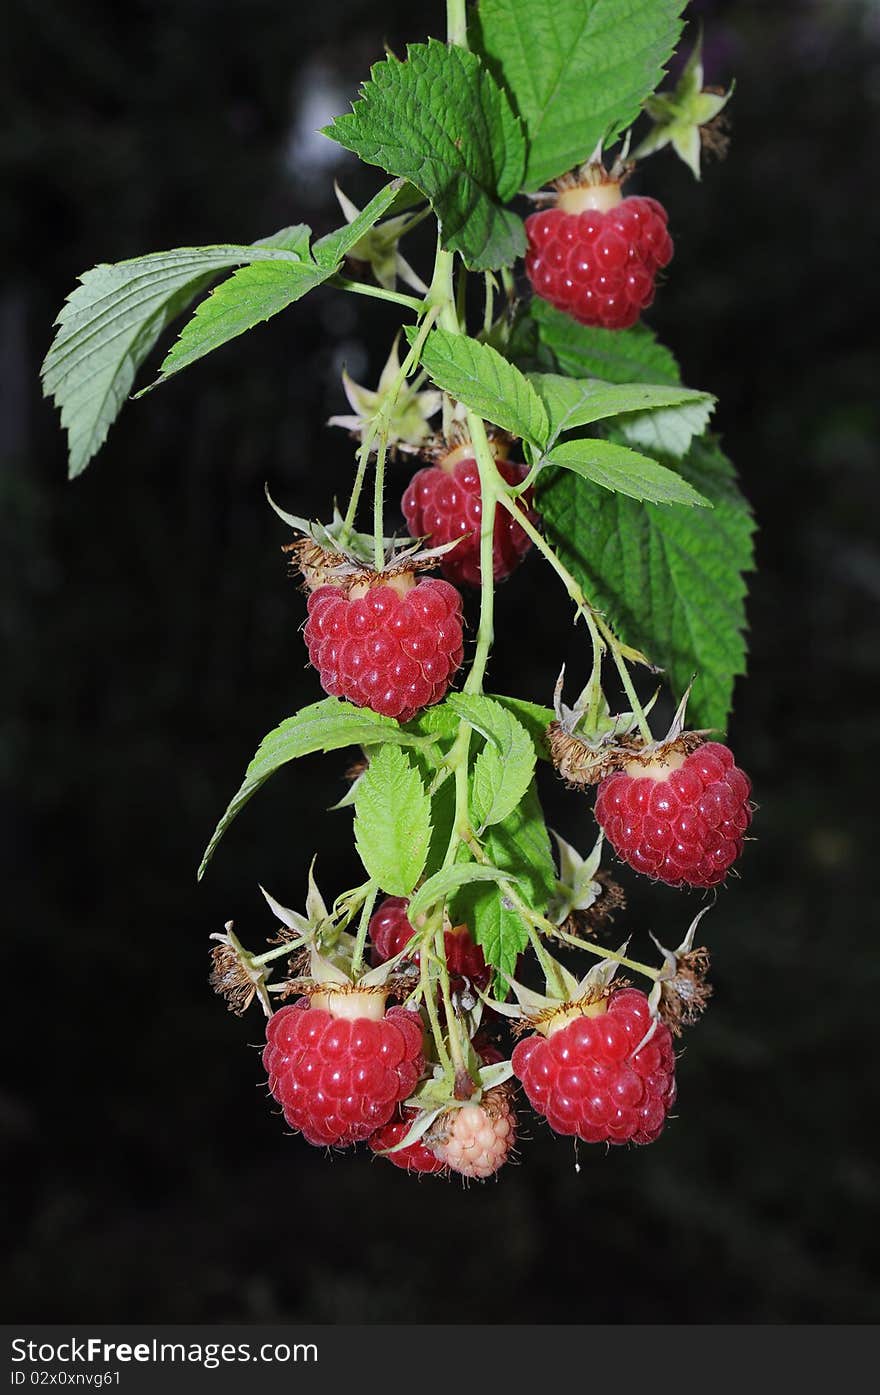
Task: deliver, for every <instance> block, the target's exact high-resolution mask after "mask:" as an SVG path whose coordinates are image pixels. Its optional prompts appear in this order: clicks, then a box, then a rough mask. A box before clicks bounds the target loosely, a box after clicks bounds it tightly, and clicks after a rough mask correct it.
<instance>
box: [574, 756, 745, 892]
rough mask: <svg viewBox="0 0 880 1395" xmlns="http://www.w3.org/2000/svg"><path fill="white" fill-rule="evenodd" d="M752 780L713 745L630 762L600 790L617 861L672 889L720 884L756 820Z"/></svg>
mask: <svg viewBox="0 0 880 1395" xmlns="http://www.w3.org/2000/svg"><path fill="white" fill-rule="evenodd" d="M751 788H752V786H751V782H750V780H749V777H748V776H747V775H745V774H744V773H743V771H742V770H740V769H739V767H738V766H736V765H734V761H733V752H732V751H729V750H728V748H727V747H726V746H722V745H720V744H719V743H718V742H717V741H706V742H704V743H703V744H702V745H701V746H698V747H697V749H696V750H695V751H693V752H692V753H691V754H690V755H689V756H685V755H684V754H683V753H682V752H680V751H674V752H672V753H671V754H670V755H668V756H664V757H662V758H658V759H657V760H655V761H653V762H652V763H650V764H648V765H640V764H639V763H638V762H637V761H630V762H629V764H628V765H627V766H626V767H625V769H623V770H620V771H617V772H615V774H613V775H609V776H607V777H606V779H604V780H603V781H602V783H601V784H600V786H599V793H598V795H597V796H596V818H597V819H598V821H599V824H600V826H601V828H602V830H603V832H604V833H605V836H606V837H607V838H608V841H609V842H610V843H611V845H612V847H613V848H614V851H615V852H616V853H617V855H618V857H621V858H623V860H624V862H628V863H629V865H630V867H634V868H635V870H636V871H637V872H644V873H646V874H647V875H648V876H649V877H654V878H655V879H657V880H659V881H663V882H668V883H669V885H670V886H681V885H682V883H686V884H687V885H688V886H715V885H716V884H717V883H718V882H721V881H723V880H724V878H725V876H726V875H727V872H728V871H729V869H730V867H731V866H732V865H733V863H734V862H735V861H736V859H737V858H738V857H739V855H740V853H741V852H742V848H743V835H744V833H745V831H746V829H747V828H748V826H749V824H750V823H751V821H752V810H751V806H750V805H749V793H750V791H751Z"/></svg>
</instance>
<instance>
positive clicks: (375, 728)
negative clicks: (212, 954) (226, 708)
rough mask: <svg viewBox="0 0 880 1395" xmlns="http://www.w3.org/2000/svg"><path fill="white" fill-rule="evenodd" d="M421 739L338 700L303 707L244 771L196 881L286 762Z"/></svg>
mask: <svg viewBox="0 0 880 1395" xmlns="http://www.w3.org/2000/svg"><path fill="white" fill-rule="evenodd" d="M422 740H423V738H422V737H421V736H419V735H418V734H417V733H415V732H408V731H404V730H403V728H402V727H400V726H398V724H397V723H396V722H395V721H394V720H393V719H392V718H391V717H380V716H379V715H378V714H377V713H375V712H371V711H370V710H369V709H368V708H365V707H353V706H352V705H351V704H350V703H347V702H340V700H339V698H325V699H324V700H323V701H322V702H314V703H312V704H311V706H309V707H304V708H302V710H301V711H300V712H297V713H296V715H295V716H293V717H288V718H287V719H286V720H285V721H283V722H282V723H281V724H280V726H277V727H276V728H275V730H274V731H270V732H269V735H268V736H266V737H264V739H263V740H262V741H261V742H260V745H259V748H258V750H257V753H256V755H255V756H254V758H253V760H252V761H251V763H250V765H249V766H248V768H247V770H246V771H245V777H244V780H243V781H242V784H241V788H240V789H239V791H238V793H237V794H236V795H235V797H234V798H233V799H232V801H231V803H230V805H229V808H228V809H227V810H226V813H225V814H224V815H223V817H222V819H221V820H220V822H219V823H218V825H217V827H216V828H215V830H214V833H213V836H212V838H211V841H210V843H209V844H208V846H207V848H206V850H205V855H204V857H203V858H202V864H201V866H200V867H199V878H200V879H201V877H202V876H203V875H204V872H205V869H206V867H207V866H208V863H209V862H210V860H211V858H212V856H213V854H214V849H215V848H216V847H217V844H218V843H219V842H220V839H221V838H222V837H223V834H224V833H225V832H226V830H227V828H228V827H229V825H230V824H231V823H232V820H233V819H234V818H235V816H236V814H238V813H240V812H241V810H242V809H243V808H244V806H245V805H246V804H247V802H248V800H249V799H251V798H252V796H253V795H255V794H256V792H257V790H258V789H259V788H260V786H261V785H263V784H265V782H266V780H268V778H269V776H270V775H273V774H274V773H275V771H276V770H278V769H280V767H281V766H282V765H286V764H287V763H288V761H292V760H297V759H298V758H299V757H300V756H307V755H311V754H312V753H314V752H317V751H338V750H341V749H342V748H343V747H344V746H372V745H375V744H376V743H378V742H396V743H397V744H398V745H400V746H410V745H416V746H417V745H418V744H419V743H420V742H421V741H422Z"/></svg>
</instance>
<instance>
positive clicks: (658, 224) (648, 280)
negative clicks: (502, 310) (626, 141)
mask: <svg viewBox="0 0 880 1395" xmlns="http://www.w3.org/2000/svg"><path fill="white" fill-rule="evenodd" d="M666 221H667V215H666V210H665V209H664V208H663V206H662V204H659V203H658V202H657V200H656V199H651V198H641V197H630V198H626V199H625V198H622V196H621V193H620V185H619V184H616V183H614V182H608V183H601V184H594V185H587V186H579V187H575V188H569V189H566V190H564V191H563V192H562V193H561V194H560V195H559V199H558V202H557V205H556V207H555V208H548V209H544V210H543V211H541V212H539V213H533V214H532V215H531V217H529V218H527V219H526V235H527V237H528V243H529V245H528V251H527V252H526V272H527V273H528V277H529V280H530V281H531V283H532V286H533V288H534V290H535V293H536V294H537V295H539V296H541V298H542V299H543V300H549V302H550V304H551V305H555V307H556V309H557V310H564V311H565V313H566V314H567V315H572V316H573V317H574V318H575V319H576V320H578V321H579V322H580V323H581V324H582V325H598V326H602V327H604V328H605V329H628V328H629V326H630V325H634V324H635V322H636V320H637V319H638V318H639V315H640V313H641V311H642V310H645V309H646V308H647V307H648V306H649V305H650V304H651V302H652V300H653V299H654V277H655V276H656V274H657V271H658V270H659V269H660V267H664V266H666V265H667V264H668V263H669V261H670V260H671V259H672V252H673V246H672V238H671V237H670V236H669V233H668V232H667V230H666Z"/></svg>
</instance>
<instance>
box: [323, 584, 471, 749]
mask: <svg viewBox="0 0 880 1395" xmlns="http://www.w3.org/2000/svg"><path fill="white" fill-rule="evenodd" d="M308 610H309V618H308V621H307V623H306V627H305V640H306V644H307V645H308V649H309V658H310V659H311V661H312V663H313V664H314V666H315V668H316V669H317V670H318V673H319V674H320V677H321V686H322V687H323V689H324V691H325V692H327V693H330V694H331V696H333V697H342V698H347V699H348V700H349V702H353V703H355V704H356V706H358V707H370V708H372V710H373V711H374V712H379V713H381V714H382V715H383V716H385V717H397V719H398V720H399V721H401V722H408V721H409V720H410V718H411V717H414V716H415V715H416V713H418V712H421V710H422V708H424V707H430V706H431V705H432V704H433V703H435V702H439V701H440V700H441V698H443V697H445V695H446V690H447V688H448V687H449V683H450V680H451V679H452V676H453V674H454V673H455V671H456V670H457V669H458V667H459V665H460V664H461V660H462V652H463V648H462V628H461V627H462V618H461V596H460V595H459V594H458V592H457V591H456V590H455V588H454V587H453V586H450V585H449V583H448V582H447V581H433V580H432V581H418V582H417V581H416V579H415V576H414V575H413V574H411V573H402V574H399V575H397V576H394V577H393V578H391V580H390V581H389V582H387V583H382V584H379V585H374V586H370V585H368V584H364V585H362V586H356V587H354V588H353V589H352V590H351V592H350V593H349V594H348V595H346V593H345V592H344V591H343V590H342V589H341V588H340V587H338V586H319V587H318V588H317V590H315V591H312V593H311V595H310V596H309V602H308Z"/></svg>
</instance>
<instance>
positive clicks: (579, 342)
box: [521, 297, 681, 385]
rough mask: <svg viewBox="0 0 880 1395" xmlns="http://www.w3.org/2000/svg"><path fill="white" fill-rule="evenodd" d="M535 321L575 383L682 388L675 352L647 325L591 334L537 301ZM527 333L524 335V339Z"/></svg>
mask: <svg viewBox="0 0 880 1395" xmlns="http://www.w3.org/2000/svg"><path fill="white" fill-rule="evenodd" d="M528 318H529V319H531V320H532V321H533V322H534V323H535V325H536V326H537V330H538V335H539V337H540V341H541V344H542V345H543V346H544V348H545V350H549V352H551V353H552V354H553V356H554V358H555V359H556V362H557V363H558V364H559V367H560V368H561V369H562V371H563V373H566V374H567V375H568V376H569V377H571V378H602V379H603V380H604V381H605V382H607V383H664V384H673V385H678V384H680V383H681V374H680V373H679V369H678V364H677V363H676V361H675V359H674V357H673V356H672V354H671V353H670V352H669V350H668V349H667V348H666V347H665V346H664V345H663V344H660V343H658V341H657V337H656V335H655V334H654V332H653V330H650V329H648V328H647V326H645V325H634V326H633V328H632V329H590V328H589V327H588V326H587V325H579V324H578V323H577V321H576V320H573V319H572V318H571V316H570V315H563V314H562V312H561V311H559V310H554V308H553V306H552V305H548V304H547V302H546V301H544V300H540V299H538V298H537V297H535V298H534V299H533V300H532V301H531V302H530V304H529V316H528ZM524 333H525V330H524V328H523V329H522V330H521V335H524Z"/></svg>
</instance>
